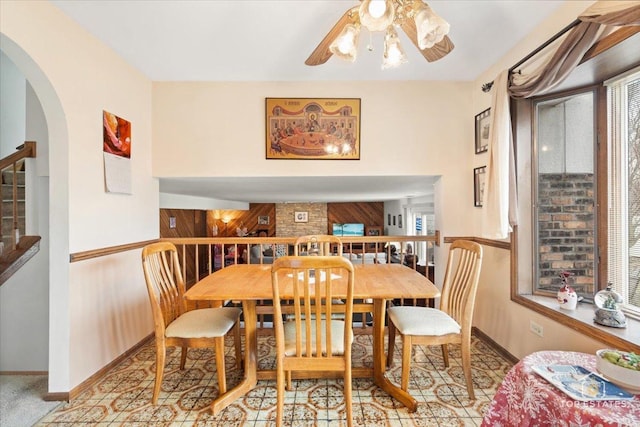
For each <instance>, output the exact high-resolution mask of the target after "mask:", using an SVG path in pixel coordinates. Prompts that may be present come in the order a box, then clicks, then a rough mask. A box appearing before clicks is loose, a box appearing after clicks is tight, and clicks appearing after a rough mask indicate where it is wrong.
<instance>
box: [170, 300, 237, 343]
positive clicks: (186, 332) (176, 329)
mask: <svg viewBox="0 0 640 427" xmlns="http://www.w3.org/2000/svg"><path fill="white" fill-rule="evenodd" d="M241 312H242V310H240V309H239V308H235V307H220V308H202V309H199V310H191V311H187V312H186V313H184V314H183V315H182V316H180V317H178V318H177V319H176V320H174V321H173V322H171V323H170V324H169V325H168V326H167V329H166V330H165V336H166V337H179V338H213V337H223V336H225V335H226V333H227V332H229V330H230V329H231V328H232V327H233V325H234V324H235V323H236V321H237V320H238V318H239V317H240V313H241Z"/></svg>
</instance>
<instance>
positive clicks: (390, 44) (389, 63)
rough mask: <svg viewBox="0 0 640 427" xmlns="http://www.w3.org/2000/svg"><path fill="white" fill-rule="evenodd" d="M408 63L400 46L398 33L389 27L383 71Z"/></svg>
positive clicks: (385, 42)
mask: <svg viewBox="0 0 640 427" xmlns="http://www.w3.org/2000/svg"><path fill="white" fill-rule="evenodd" d="M405 62H407V56H406V55H405V53H404V50H403V49H402V46H401V45H400V40H399V39H398V33H397V32H396V30H395V29H394V28H393V26H391V27H389V29H388V30H387V34H386V35H385V36H384V54H383V57H382V69H383V70H384V69H386V68H393V67H397V66H398V65H400V64H404V63H405Z"/></svg>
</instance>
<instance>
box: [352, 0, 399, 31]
mask: <svg viewBox="0 0 640 427" xmlns="http://www.w3.org/2000/svg"><path fill="white" fill-rule="evenodd" d="M358 15H359V16H360V23H361V24H362V25H364V26H365V27H366V28H367V30H369V31H384V30H385V29H386V28H387V27H388V26H389V25H391V24H392V23H393V20H394V18H395V16H396V14H395V7H394V5H393V1H392V0H363V1H362V3H361V4H360V9H359V10H358Z"/></svg>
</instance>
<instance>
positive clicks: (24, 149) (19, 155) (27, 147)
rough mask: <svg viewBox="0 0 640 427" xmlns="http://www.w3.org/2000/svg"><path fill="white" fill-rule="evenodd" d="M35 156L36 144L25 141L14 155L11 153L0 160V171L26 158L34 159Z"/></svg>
mask: <svg viewBox="0 0 640 427" xmlns="http://www.w3.org/2000/svg"><path fill="white" fill-rule="evenodd" d="M35 156H36V142H35V141H25V143H24V144H23V145H22V146H20V147H19V149H18V151H16V152H15V153H11V154H9V155H8V156H7V157H5V158H4V159H2V160H0V169H5V168H8V167H9V166H11V165H12V164H14V163H15V162H17V161H20V160H22V159H24V158H26V157H35Z"/></svg>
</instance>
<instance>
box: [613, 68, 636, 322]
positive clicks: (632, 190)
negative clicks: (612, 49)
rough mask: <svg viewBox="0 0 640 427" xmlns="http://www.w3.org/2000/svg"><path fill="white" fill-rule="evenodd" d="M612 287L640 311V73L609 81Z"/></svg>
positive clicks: (627, 302) (629, 308) (627, 305)
mask: <svg viewBox="0 0 640 427" xmlns="http://www.w3.org/2000/svg"><path fill="white" fill-rule="evenodd" d="M607 87H608V102H607V115H608V133H609V137H608V151H609V168H608V169H609V171H608V184H609V200H608V202H609V203H608V207H609V210H608V217H609V220H608V222H609V233H608V234H609V242H608V246H609V251H608V265H609V269H608V275H607V280H608V283H610V284H611V285H612V287H613V288H614V289H615V290H616V291H617V292H619V293H620V294H621V295H622V297H623V299H624V301H625V303H626V307H625V308H626V309H628V310H629V311H632V312H635V313H636V314H638V313H640V286H639V282H640V71H638V70H636V71H635V72H632V73H630V74H628V75H626V76H624V77H621V78H617V79H613V80H611V81H609V82H607Z"/></svg>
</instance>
